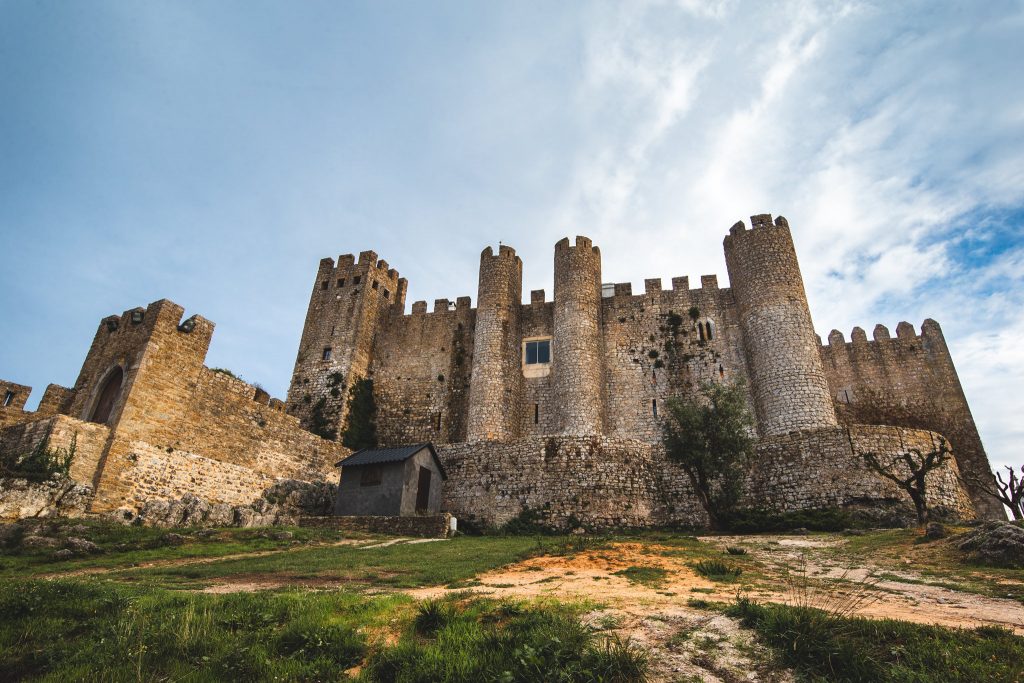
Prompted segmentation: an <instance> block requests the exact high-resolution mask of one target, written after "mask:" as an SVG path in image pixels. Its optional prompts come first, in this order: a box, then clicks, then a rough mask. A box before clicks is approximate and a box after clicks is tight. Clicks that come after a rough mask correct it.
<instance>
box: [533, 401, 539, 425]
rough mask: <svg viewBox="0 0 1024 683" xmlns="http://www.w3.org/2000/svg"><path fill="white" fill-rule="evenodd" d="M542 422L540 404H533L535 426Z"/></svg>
mask: <svg viewBox="0 0 1024 683" xmlns="http://www.w3.org/2000/svg"><path fill="white" fill-rule="evenodd" d="M538 422H540V404H539V403H534V404H533V424H537V423H538Z"/></svg>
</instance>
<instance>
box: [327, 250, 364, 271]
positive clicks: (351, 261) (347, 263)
mask: <svg viewBox="0 0 1024 683" xmlns="http://www.w3.org/2000/svg"><path fill="white" fill-rule="evenodd" d="M325 260H329V259H325ZM321 263H322V262H321ZM355 264H356V257H355V256H353V255H352V254H342V255H341V256H339V257H338V269H339V270H341V269H342V268H351V267H352V266H354V265H355Z"/></svg>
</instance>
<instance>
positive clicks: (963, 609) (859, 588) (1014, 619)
mask: <svg viewBox="0 0 1024 683" xmlns="http://www.w3.org/2000/svg"><path fill="white" fill-rule="evenodd" d="M704 540H705V541H709V542H712V543H714V544H716V545H721V546H722V548H723V550H724V547H725V546H726V545H728V544H731V543H734V542H737V541H738V540H740V539H729V538H723V537H713V538H707V539H704ZM743 540H746V541H747V542H748V543H749V541H750V540H751V539H750V538H749V537H748V538H746V539H743ZM757 541H758V545H764V544H767V543H773V542H774V543H778V544H779V547H780V548H782V549H783V550H782V551H781V552H779V551H774V550H773V551H772V552H764V551H759V550H758V549H757V547H756V546H755V547H751V549H750V551H749V552H750V556H751V559H753V560H754V561H756V562H757V563H758V564H759V565H760V567H759V570H760V571H762V572H764V577H763V578H762V579H761V580H755V581H753V582H748V583H745V584H740V583H720V582H715V581H711V580H708V579H706V578H704V577H702V576H700V575H698V574H697V573H696V572H695V571H694V570H693V569H692V568H691V567H690V566H689V564H688V561H687V560H685V559H681V558H677V557H672V556H671V553H672V552H673V548H672V547H669V546H658V545H653V544H639V543H616V544H614V545H613V546H612V547H611V548H608V549H602V550H592V551H587V552H582V553H577V554H574V555H569V556H564V557H561V556H545V557H536V558H532V559H529V560H526V561H524V562H520V563H517V564H514V565H510V566H507V567H503V568H501V569H497V570H495V571H492V572H487V573H485V574H482V575H480V576H478V577H477V581H479V585H473V586H470V587H468V588H460V589H449V588H445V587H443V586H432V587H428V588H421V589H414V590H411V591H408V592H409V594H410V595H412V596H414V597H416V598H420V599H423V598H431V597H439V596H442V595H445V594H448V593H452V592H458V591H460V590H470V591H472V592H474V593H479V594H485V595H489V596H493V597H498V598H501V597H509V598H538V597H550V598H568V599H584V600H592V601H595V602H600V603H603V604H607V605H610V606H612V607H615V608H619V609H633V608H640V609H641V610H642V611H646V613H651V612H652V611H656V612H662V611H664V610H670V609H678V608H680V607H682V608H685V607H686V605H687V602H688V601H689V600H690V599H692V598H703V599H707V600H718V601H726V602H731V601H732V600H735V599H736V597H737V594H738V591H740V590H742V592H743V594H745V595H747V596H748V597H751V598H754V599H758V600H766V601H772V602H782V603H787V604H810V605H815V606H821V607H838V608H843V606H844V605H848V604H850V603H851V602H853V601H854V599H855V596H856V595H859V594H862V593H866V594H868V599H867V600H866V601H864V604H862V605H860V606H859V607H858V608H857V609H854V610H852V613H853V614H857V615H861V616H867V617H876V618H896V619H904V620H906V621H912V622H917V623H922V624H938V625H942V626H951V627H956V626H965V627H974V626H982V625H999V626H1004V627H1007V628H1010V629H1013V630H1014V631H1015V632H1017V633H1018V634H1022V635H1024V604H1021V603H1020V602H1017V601H1015V600H1007V599H1000V598H992V597H987V596H984V595H978V594H975V593H968V592H964V591H958V590H955V589H952V588H946V587H940V586H934V585H925V584H923V583H917V582H920V581H923V580H924V579H922V577H920V576H918V575H917V574H915V573H913V572H909V571H907V572H901V575H900V577H901V578H903V579H905V581H899V580H891V579H887V580H881V581H877V580H876V581H873V583H872V585H873V586H874V588H868V587H867V586H866V583H865V582H867V581H871V576H872V574H873V573H881V568H879V567H876V566H873V565H870V564H867V565H862V566H859V567H855V568H848V567H843V566H842V565H841V563H840V562H838V561H834V560H829V561H822V560H819V559H816V558H815V555H814V553H813V552H808V551H813V549H815V548H824V547H831V546H833V545H836V544H841V543H842V541H841V540H817V539H801V538H786V537H757ZM629 567H654V568H657V569H662V570H664V571H665V572H666V574H665V579H664V581H661V582H660V583H657V584H653V585H650V584H649V585H643V584H639V583H636V582H634V581H630V580H629V579H628V578H627V577H626V576H624V575H621V574H619V572H622V571H623V570H625V569H627V568H629ZM794 568H799V569H800V572H799V574H800V575H801V576H799V577H798V580H797V581H795V582H794V583H795V585H793V586H789V585H787V584H786V581H785V579H784V576H783V574H784V571H786V570H790V571H792V569H794ZM889 573H891V572H889ZM803 577H806V579H804V578H803Z"/></svg>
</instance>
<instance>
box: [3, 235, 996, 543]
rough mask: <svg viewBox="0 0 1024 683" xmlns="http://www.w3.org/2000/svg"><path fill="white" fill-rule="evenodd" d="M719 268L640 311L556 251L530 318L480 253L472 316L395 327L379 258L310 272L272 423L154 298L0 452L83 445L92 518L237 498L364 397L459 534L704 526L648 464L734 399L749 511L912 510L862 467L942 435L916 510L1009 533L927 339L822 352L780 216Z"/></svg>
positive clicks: (96, 348)
mask: <svg viewBox="0 0 1024 683" xmlns="http://www.w3.org/2000/svg"><path fill="white" fill-rule="evenodd" d="M724 249H725V261H726V267H727V270H728V275H729V281H730V285H731V286H730V287H726V288H723V287H719V285H718V280H717V278H716V277H715V276H713V275H705V276H702V277H701V278H700V282H699V286H697V287H693V288H691V286H690V282H689V279H688V278H686V277H676V278H673V279H672V281H671V285H670V286H669V287H665V286H664V285H663V283H662V282H661V280H660V279H648V280H645V282H644V291H643V292H638V293H633V291H632V287H631V285H630V284H629V283H620V284H612V283H605V282H603V279H602V276H601V252H600V250H599V249H598V247H597V246H595V245H593V244H592V243H591V241H590V240H589V239H588V238H586V237H576V239H575V241H570V240H569V239H563V240H561V241H560V242H558V243H557V244H556V245H555V249H554V262H553V268H554V291H553V293H552V296H551V297H550V298H549V297H548V296H547V295H546V293H545V292H544V291H543V290H537V291H533V292H531V293H530V296H529V303H525V304H524V303H523V291H522V262H521V260H520V259H519V257H518V256H517V255H516V253H515V250H514V249H512V248H511V247H508V246H500V247H499V248H498V250H497V252H495V251H494V250H493V249H492V248H490V247H488V248H486V249H484V251H483V253H482V254H481V256H480V269H479V283H478V289H477V298H476V307H475V308H474V307H473V306H472V305H471V299H470V297H468V296H463V297H459V298H457V299H455V301H451V300H449V299H438V300H436V301H435V302H434V305H433V309H432V310H430V311H428V310H427V308H428V307H427V304H426V302H423V301H417V302H415V303H413V304H412V306H411V312H410V313H406V310H405V308H406V302H405V299H406V291H407V282H406V280H405V279H404V278H400V277H399V274H398V273H397V272H396V271H395V270H394V269H393V268H391V267H390V266H389V264H388V263H387V262H386V261H383V260H380V259H378V258H377V254H375V253H374V252H372V251H365V252H362V253H361V254H359V257H358V259H356V258H355V257H353V256H351V255H346V256H341V257H339V259H338V260H337V262H335V261H334V260H333V259H330V258H325V259H323V260H321V261H320V265H319V268H318V270H317V275H316V278H315V280H314V283H313V291H312V294H311V296H310V302H309V308H308V312H307V315H306V321H305V326H304V328H303V332H302V337H301V342H300V345H299V350H298V354H297V357H296V361H295V368H294V371H293V374H292V378H291V383H290V387H289V390H288V396H287V400H286V401H285V402H283V403H282V402H280V401H276V400H272V399H270V397H269V396H267V395H266V394H265V392H262V391H261V390H259V389H258V388H256V387H253V386H251V385H248V384H245V383H244V382H241V381H239V380H236V379H233V378H231V377H227V376H225V375H223V374H219V373H216V372H214V371H212V370H210V369H209V368H206V367H205V366H204V365H203V358H204V356H205V353H206V348H207V346H208V344H209V340H210V335H211V334H212V330H213V324H212V323H210V322H209V321H206V320H204V319H202V318H200V317H198V316H194V317H193V318H189V319H187V320H184V321H182V320H181V317H182V314H183V311H182V309H181V308H180V307H178V306H176V305H175V304H172V303H171V302H167V301H161V302H156V303H154V304H151V305H150V306H149V308H148V309H145V310H143V309H134V310H132V311H127V312H125V313H124V314H123V315H122V316H119V317H111V318H106V319H104V320H103V321H101V324H100V328H99V330H98V331H97V333H96V339H95V341H94V342H93V346H92V348H91V349H90V351H89V355H88V357H87V358H86V361H85V364H84V365H83V368H82V373H81V375H80V377H79V380H78V382H77V383H76V385H75V387H74V388H72V389H65V388H62V387H57V386H55V385H51V386H50V387H49V388H48V389H47V392H46V395H45V396H44V398H43V401H42V403H41V404H40V408H39V410H38V411H37V412H35V413H27V412H25V411H24V410H23V406H24V402H25V397H26V396H27V391H28V388H27V387H22V386H20V385H15V384H11V383H7V384H4V385H0V390H2V391H4V392H5V398H4V406H0V447H8V448H12V447H21V448H24V447H25V445H26V444H31V443H33V442H35V441H38V439H39V438H41V434H43V433H45V431H47V430H49V431H50V432H51V438H53V439H56V440H57V442H59V443H67V442H68V439H69V438H70V435H71V434H73V433H77V434H78V446H79V449H80V453H81V454H82V455H81V457H80V459H79V461H78V462H76V464H75V465H74V467H73V472H72V474H73V476H75V477H76V478H79V479H82V480H87V481H89V482H90V483H92V484H93V485H94V486H95V487H96V493H95V501H94V504H93V508H94V509H95V510H102V509H110V508H114V507H118V506H128V507H131V506H132V505H136V504H138V502H139V501H141V500H144V499H146V498H147V497H157V498H160V497H180V496H181V495H182V494H184V493H195V494H196V495H200V496H202V497H207V498H209V499H211V500H214V501H217V502H232V503H233V502H244V500H245V499H246V497H248V498H250V499H251V498H253V497H255V496H258V495H259V493H260V491H261V490H262V489H263V488H266V487H267V486H268V485H269V484H270V483H272V482H273V481H274V480H275V478H280V477H293V478H299V479H310V480H314V479H323V478H325V477H329V476H330V477H333V476H336V474H334V473H333V472H332V468H331V463H333V462H336V461H337V460H340V459H341V458H342V457H344V456H345V455H347V454H348V453H349V451H348V450H347V449H345V448H343V447H342V446H341V445H340V444H339V443H338V440H339V438H340V437H339V434H340V432H341V430H342V429H343V428H344V425H345V419H346V414H347V410H348V407H349V400H350V392H351V389H352V387H353V386H354V385H356V383H357V382H359V381H360V380H364V379H369V380H372V383H373V384H372V385H373V395H374V398H375V401H376V405H377V428H378V435H379V440H380V443H381V446H403V445H409V444H417V443H423V442H431V443H433V444H434V445H435V446H436V451H437V455H438V456H439V458H440V461H441V463H442V464H443V466H444V470H445V472H446V474H447V481H446V483H445V488H444V494H443V508H444V509H446V510H448V511H450V512H452V513H453V514H455V515H456V516H458V517H461V518H464V519H466V518H468V519H475V520H477V521H480V522H483V523H489V524H500V523H503V522H505V521H508V520H509V519H511V518H513V517H515V516H517V515H519V514H521V513H523V512H524V511H531V512H533V513H536V514H539V515H541V517H542V518H543V519H545V520H547V521H549V522H551V523H554V524H558V525H563V526H565V525H574V524H579V523H583V524H589V525H593V526H651V525H667V524H688V525H699V524H702V523H704V522H705V517H704V512H703V510H702V509H701V508H700V506H699V504H698V503H697V501H696V500H695V498H694V496H693V494H692V492H691V489H690V484H689V481H688V480H687V478H686V476H685V474H684V473H683V472H682V471H681V470H680V469H679V468H678V467H677V466H675V465H674V464H672V463H671V462H669V461H668V460H667V459H666V457H665V455H664V452H663V450H662V447H661V443H660V435H661V426H660V425H661V419H662V415H663V411H664V408H665V402H666V401H667V400H668V399H670V398H673V397H678V396H685V395H688V394H691V393H692V392H695V391H697V390H698V387H699V386H700V384H701V383H702V382H730V383H731V382H742V383H743V385H744V386H745V387H746V391H747V392H748V403H749V406H750V408H751V411H752V414H753V415H754V416H755V418H756V429H757V436H758V446H757V455H756V458H755V464H754V466H753V469H752V471H751V472H750V475H749V478H748V481H747V494H746V495H747V501H746V503H747V504H748V505H749V506H751V507H758V508H768V509H774V510H779V511H786V510H795V509H804V508H817V507H846V508H855V509H856V508H864V507H868V508H871V507H875V508H877V507H879V506H897V507H900V506H902V507H904V508H906V507H907V506H908V505H909V501H908V500H907V499H906V497H905V494H903V493H901V492H900V491H899V490H897V489H896V488H895V486H894V485H893V484H891V483H890V482H888V481H887V480H885V479H883V478H881V477H879V476H878V475H876V474H873V473H872V472H870V471H869V470H867V469H866V468H865V467H864V465H863V458H862V455H861V454H862V453H864V452H866V451H871V452H875V453H878V454H880V455H882V456H884V455H886V454H889V455H894V454H896V453H901V452H904V451H905V450H906V449H908V448H918V449H921V450H922V451H929V450H932V449H933V448H934V447H935V445H936V444H937V443H938V441H939V439H940V438H945V439H947V440H948V441H949V442H950V443H951V445H952V449H953V452H954V455H955V462H954V461H951V462H949V463H948V464H947V465H946V466H944V467H943V468H942V469H940V470H937V471H934V472H932V473H931V474H930V475H929V497H930V498H931V504H932V506H933V507H934V508H938V509H941V510H943V511H945V512H946V513H947V514H950V515H953V516H958V517H963V518H970V517H974V516H976V515H977V516H983V517H1000V518H1001V517H1003V511H1002V509H1001V508H1000V506H999V505H998V504H997V503H996V502H995V501H994V500H993V499H991V498H989V497H988V496H986V495H985V494H983V493H981V492H980V491H979V490H977V487H976V485H975V484H973V483H972V482H973V481H974V480H975V479H978V480H985V479H986V478H988V477H990V475H989V465H988V460H987V457H986V455H985V451H984V448H983V446H982V444H981V439H980V437H979V435H978V431H977V428H976V427H975V424H974V420H973V418H972V416H971V412H970V408H969V407H968V405H967V402H966V399H965V397H964V394H963V390H962V388H961V386H960V382H959V379H958V377H957V374H956V370H955V368H954V366H953V362H952V359H951V357H950V354H949V350H948V348H947V346H946V343H945V340H944V339H943V336H942V331H941V330H940V328H939V325H938V324H937V323H936V322H934V321H932V320H926V321H925V322H924V324H923V325H922V326H921V331H920V334H918V333H917V332H915V330H914V328H913V327H912V326H911V325H909V324H908V323H900V324H899V325H898V326H897V328H896V337H895V338H892V337H891V336H890V334H889V331H888V330H887V329H886V328H885V327H883V326H881V325H879V326H876V327H875V329H874V334H873V336H874V340H873V341H868V339H867V335H866V334H865V332H864V331H863V330H861V329H859V328H855V329H854V330H853V333H852V335H851V337H852V339H851V341H850V342H846V340H845V338H844V337H843V335H842V334H841V333H839V332H838V331H833V332H832V333H831V334H829V335H828V340H827V341H828V343H827V344H824V345H823V344H822V341H821V339H820V338H819V337H818V336H817V335H816V334H815V332H814V328H813V324H812V321H811V315H810V311H809V308H808V304H807V297H806V294H805V291H804V285H803V279H802V277H801V274H800V268H799V265H798V262H797V256H796V251H795V248H794V245H793V241H792V237H791V235H790V230H789V225H788V223H787V221H786V219H785V218H782V217H781V216H780V217H778V218H776V219H775V220H774V221H773V220H772V217H771V216H769V215H759V216H753V217H752V218H751V223H750V227H749V228H748V227H747V226H746V225H744V224H743V223H737V224H736V225H734V226H733V227H732V228H731V229H730V231H729V234H728V235H727V236H726V237H725V243H724ZM115 380H116V381H115ZM115 384H116V386H115ZM961 474H964V475H969V476H965V477H962V478H961Z"/></svg>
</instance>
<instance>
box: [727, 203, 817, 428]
mask: <svg viewBox="0 0 1024 683" xmlns="http://www.w3.org/2000/svg"><path fill="white" fill-rule="evenodd" d="M750 222H751V229H750V230H747V229H746V227H745V226H744V225H743V223H742V221H741V222H739V223H737V224H736V225H734V226H732V229H730V230H729V235H728V236H727V237H726V238H725V264H726V268H727V269H728V271H729V282H730V284H731V286H732V290H733V294H734V295H735V298H736V305H737V307H738V309H739V318H740V326H741V328H742V330H743V339H744V346H745V350H746V355H747V366H748V368H749V372H750V380H751V387H750V388H751V392H752V393H753V397H754V408H755V410H756V412H757V429H758V433H760V434H761V435H762V436H772V435H776V434H785V433H787V432H791V431H794V430H800V429H810V428H814V427H830V426H836V424H837V421H836V414H835V409H834V407H833V405H832V396H831V394H830V393H829V390H828V384H827V382H826V381H825V371H824V368H823V367H822V364H821V355H820V352H819V350H818V341H817V337H816V336H815V334H814V326H813V325H812V324H811V312H810V309H808V307H807V295H806V294H805V293H804V282H803V278H802V277H801V275H800V266H799V264H798V263H797V260H796V250H795V249H794V248H793V237H792V235H790V232H789V223H788V222H787V221H786V219H785V218H783V217H782V216H779V217H778V218H777V219H776V220H775V224H774V225H773V224H772V217H771V215H769V214H764V215H760V216H751V218H750Z"/></svg>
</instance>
